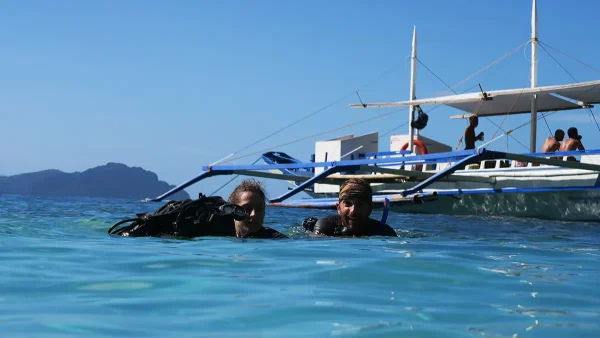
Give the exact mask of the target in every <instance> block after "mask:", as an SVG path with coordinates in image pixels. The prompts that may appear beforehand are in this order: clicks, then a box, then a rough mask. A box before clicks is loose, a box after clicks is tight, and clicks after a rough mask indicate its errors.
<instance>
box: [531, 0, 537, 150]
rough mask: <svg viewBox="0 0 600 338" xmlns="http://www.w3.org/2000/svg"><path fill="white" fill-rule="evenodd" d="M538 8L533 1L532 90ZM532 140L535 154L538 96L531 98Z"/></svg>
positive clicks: (534, 75)
mask: <svg viewBox="0 0 600 338" xmlns="http://www.w3.org/2000/svg"><path fill="white" fill-rule="evenodd" d="M537 47H538V38H537V6H536V0H533V6H532V11H531V88H535V87H537V61H538V60H537ZM530 134H531V136H530V137H531V140H530V143H529V148H530V149H529V151H530V152H532V153H535V151H536V146H535V141H536V138H537V95H535V94H534V95H533V97H532V98H531V132H530Z"/></svg>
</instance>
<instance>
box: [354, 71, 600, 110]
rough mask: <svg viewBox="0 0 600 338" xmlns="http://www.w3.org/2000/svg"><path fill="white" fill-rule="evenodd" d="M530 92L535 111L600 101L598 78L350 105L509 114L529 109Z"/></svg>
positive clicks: (565, 108)
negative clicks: (571, 82) (534, 101)
mask: <svg viewBox="0 0 600 338" xmlns="http://www.w3.org/2000/svg"><path fill="white" fill-rule="evenodd" d="M533 95H537V111H538V112H546V111H555V110H570V109H581V108H587V107H589V106H590V105H591V104H594V103H600V80H596V81H589V82H581V83H574V84H566V85H558V86H546V87H535V88H522V89H508V90H495V91H489V92H475V93H467V94H457V95H449V96H440V97H434V98H428V99H419V100H411V101H400V102H383V103H366V104H362V103H358V104H351V105H350V107H352V108H370V107H380V108H383V107H400V106H411V105H412V106H416V105H419V106H422V105H447V106H450V107H453V108H456V109H460V110H462V111H465V112H467V113H470V114H467V115H465V114H463V115H455V116H452V117H451V118H464V117H467V116H470V115H471V114H477V115H479V116H494V115H507V114H511V115H512V114H523V113H529V112H530V111H531V98H532V97H533Z"/></svg>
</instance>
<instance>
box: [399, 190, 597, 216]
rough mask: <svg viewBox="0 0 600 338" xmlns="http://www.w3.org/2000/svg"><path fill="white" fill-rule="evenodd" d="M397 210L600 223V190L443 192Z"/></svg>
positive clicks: (403, 211) (404, 205)
mask: <svg viewBox="0 0 600 338" xmlns="http://www.w3.org/2000/svg"><path fill="white" fill-rule="evenodd" d="M392 210H393V211H394V212H399V213H419V214H446V215H478V216H515V217H534V218H541V219H552V220H564V221H591V222H600V190H587V191H560V192H558V191H548V192H527V193H519V192H515V193H498V194H463V195H461V194H444V192H439V194H438V198H437V200H436V201H433V202H430V203H424V204H403V205H401V206H394V205H393V206H392Z"/></svg>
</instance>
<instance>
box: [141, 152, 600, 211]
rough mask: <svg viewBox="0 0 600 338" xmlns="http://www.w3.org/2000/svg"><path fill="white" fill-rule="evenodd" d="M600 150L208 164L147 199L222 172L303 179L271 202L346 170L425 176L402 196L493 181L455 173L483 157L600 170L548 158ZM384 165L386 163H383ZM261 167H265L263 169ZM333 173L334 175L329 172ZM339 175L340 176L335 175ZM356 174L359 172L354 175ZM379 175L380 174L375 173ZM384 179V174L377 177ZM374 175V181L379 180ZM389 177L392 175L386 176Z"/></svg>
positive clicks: (333, 178)
mask: <svg viewBox="0 0 600 338" xmlns="http://www.w3.org/2000/svg"><path fill="white" fill-rule="evenodd" d="M598 154H600V150H586V151H561V152H555V153H532V154H526V155H521V154H513V153H505V152H497V151H487V150H486V149H485V148H479V149H478V150H474V149H473V150H463V151H458V152H447V153H437V154H427V155H409V156H404V154H397V156H391V157H388V158H369V159H361V160H350V161H339V162H317V163H315V162H311V163H298V164H278V165H237V166H236V165H233V166H223V165H218V166H212V167H211V166H208V167H204V168H203V169H204V170H205V172H203V173H201V174H200V175H198V176H196V177H194V178H192V179H190V180H188V181H186V182H184V183H182V184H180V185H179V186H177V187H175V188H173V189H171V190H169V191H167V192H166V193H164V194H162V195H160V196H158V197H156V198H152V199H146V200H147V201H152V202H158V201H161V200H163V199H165V198H167V197H169V196H171V195H173V194H175V193H177V192H179V191H181V190H183V189H185V188H187V187H189V186H191V185H193V184H195V183H197V182H199V181H202V180H204V179H206V178H209V177H212V176H222V175H236V174H237V175H243V176H254V177H263V178H272V179H279V180H286V181H294V182H303V183H302V184H301V185H299V186H297V187H296V188H295V189H293V190H291V191H289V192H287V193H286V194H284V195H282V196H279V197H277V198H275V199H273V200H272V201H271V202H272V203H277V202H281V201H283V200H285V199H286V198H288V197H291V196H293V195H295V194H297V193H299V192H301V191H302V190H304V189H305V188H306V187H308V186H310V185H312V184H314V183H317V182H324V183H326V184H341V183H342V182H343V181H344V180H345V179H346V178H348V177H346V176H347V175H331V174H335V173H339V172H344V171H363V172H379V173H384V174H390V175H398V176H400V175H405V176H407V178H425V180H424V181H422V182H420V183H418V184H416V185H415V186H414V187H412V188H410V189H406V190H404V191H403V192H402V195H403V196H407V195H412V194H414V193H416V192H418V191H419V190H422V189H424V188H425V187H427V186H430V185H431V184H432V183H434V182H437V181H440V180H456V181H476V182H486V183H490V184H494V183H495V182H494V181H493V180H491V179H490V178H487V177H477V176H471V177H468V176H463V175H452V173H454V172H455V171H457V170H460V169H461V168H464V166H466V165H468V164H471V163H476V162H478V161H481V160H495V159H508V160H514V161H521V162H528V163H536V164H546V165H550V166H557V167H565V168H572V169H581V170H591V171H595V172H600V165H596V164H590V163H580V162H577V161H563V160H557V159H548V158H547V157H561V156H586V155H598ZM398 155H402V156H398ZM454 161H456V162H455V163H454V164H452V165H451V166H450V167H448V168H446V169H445V170H443V171H440V172H438V173H435V174H433V173H426V172H420V171H407V170H401V169H392V168H386V166H391V165H400V164H428V163H442V162H443V163H447V162H454ZM380 166H384V167H380ZM316 167H324V168H328V169H326V170H324V171H323V172H321V173H320V174H318V175H316V176H313V177H303V176H294V175H286V174H275V173H269V172H265V170H269V169H294V168H316ZM261 170H262V171H261ZM330 175H331V176H330ZM336 176H337V177H336ZM354 176H356V175H354ZM373 176H378V175H373ZM377 179H380V181H382V179H385V178H377ZM377 179H373V181H377ZM387 179H389V177H387Z"/></svg>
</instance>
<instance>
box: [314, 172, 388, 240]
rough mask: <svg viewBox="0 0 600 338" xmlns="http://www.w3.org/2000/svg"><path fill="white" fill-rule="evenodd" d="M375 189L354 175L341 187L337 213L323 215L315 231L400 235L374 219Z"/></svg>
mask: <svg viewBox="0 0 600 338" xmlns="http://www.w3.org/2000/svg"><path fill="white" fill-rule="evenodd" d="M372 198H373V191H372V190H371V186H370V185H369V183H368V182H367V181H365V180H364V179H360V178H351V179H349V180H347V181H346V182H344V183H343V184H342V185H341V186H340V194H339V201H338V202H337V203H336V206H337V211H338V214H337V215H331V216H327V217H324V218H321V219H319V220H318V221H317V223H316V224H315V225H314V230H313V231H314V233H315V234H319V235H325V236H348V237H352V236H355V237H362V236H393V237H397V236H398V235H397V234H396V232H395V231H394V229H392V227H390V226H389V225H387V224H382V223H381V222H379V221H377V220H374V219H372V218H370V217H369V216H370V215H371V212H372V211H373V200H372Z"/></svg>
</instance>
